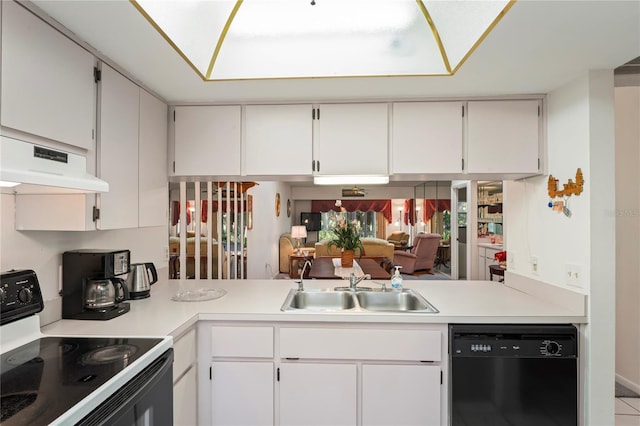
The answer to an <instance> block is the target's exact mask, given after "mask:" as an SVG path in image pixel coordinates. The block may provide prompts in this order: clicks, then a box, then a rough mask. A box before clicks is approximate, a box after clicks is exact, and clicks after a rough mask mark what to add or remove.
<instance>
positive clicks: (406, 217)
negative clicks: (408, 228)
mask: <svg viewBox="0 0 640 426" xmlns="http://www.w3.org/2000/svg"><path fill="white" fill-rule="evenodd" d="M402 215H403V222H404V224H405V225H412V226H413V225H415V224H416V200H414V199H413V198H410V199H408V200H404V211H403V213H402Z"/></svg>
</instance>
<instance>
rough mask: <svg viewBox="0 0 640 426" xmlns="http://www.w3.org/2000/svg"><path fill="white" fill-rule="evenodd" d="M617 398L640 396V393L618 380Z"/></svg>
mask: <svg viewBox="0 0 640 426" xmlns="http://www.w3.org/2000/svg"><path fill="white" fill-rule="evenodd" d="M616 398H640V395H638V394H637V393H635V392H634V391H632V390H631V389H628V388H626V387H624V386H622V385H621V384H620V383H618V382H616Z"/></svg>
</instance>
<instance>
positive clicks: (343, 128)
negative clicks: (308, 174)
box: [314, 103, 389, 175]
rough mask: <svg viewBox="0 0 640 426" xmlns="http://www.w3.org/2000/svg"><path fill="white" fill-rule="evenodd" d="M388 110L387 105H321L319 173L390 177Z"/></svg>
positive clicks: (318, 118) (318, 111) (316, 150)
mask: <svg viewBox="0 0 640 426" xmlns="http://www.w3.org/2000/svg"><path fill="white" fill-rule="evenodd" d="M388 109H389V107H388V105H387V104H381V103H371V104H323V105H320V106H319V107H318V108H317V109H316V117H315V118H316V126H317V127H316V131H317V133H316V138H315V139H314V160H316V170H315V172H316V173H317V174H320V175H343V174H346V175H363V174H376V175H380V174H387V173H388V169H389V165H388V139H389V137H388V129H389V123H388V121H389V119H388ZM318 166H319V169H318Z"/></svg>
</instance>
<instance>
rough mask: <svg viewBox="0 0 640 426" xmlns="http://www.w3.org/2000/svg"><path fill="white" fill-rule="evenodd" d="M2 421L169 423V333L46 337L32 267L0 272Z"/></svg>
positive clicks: (6, 425)
mask: <svg viewBox="0 0 640 426" xmlns="http://www.w3.org/2000/svg"><path fill="white" fill-rule="evenodd" d="M0 300H1V302H2V303H1V308H2V309H1V311H0V313H1V315H0V317H1V322H2V325H1V327H2V328H1V330H0V343H1V345H2V353H1V354H0V368H1V374H0V393H1V396H0V402H1V406H2V407H1V412H0V416H1V417H0V423H2V425H4V426H13V425H29V426H36V425H49V424H52V425H71V424H76V425H171V424H173V383H172V366H173V351H172V349H171V343H172V341H171V338H170V337H165V338H150V337H73V336H45V335H42V334H41V333H40V321H39V317H38V316H37V315H36V313H37V312H40V311H41V310H42V308H43V306H44V303H43V300H42V295H41V292H40V287H39V284H38V279H37V277H36V274H35V273H34V272H33V271H31V270H22V271H9V272H7V273H3V274H2V275H1V284H0Z"/></svg>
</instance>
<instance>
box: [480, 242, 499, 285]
mask: <svg viewBox="0 0 640 426" xmlns="http://www.w3.org/2000/svg"><path fill="white" fill-rule="evenodd" d="M499 251H502V250H501V249H497V248H496V249H494V248H489V247H482V246H479V247H478V279H479V280H485V281H489V279H490V278H491V274H490V273H489V266H491V265H497V264H498V262H497V261H496V259H495V255H496V253H498V252H499ZM500 278H502V277H499V276H494V277H493V280H494V281H499V280H500Z"/></svg>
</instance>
